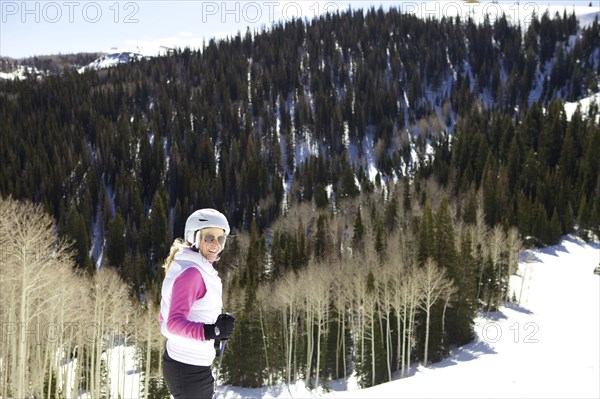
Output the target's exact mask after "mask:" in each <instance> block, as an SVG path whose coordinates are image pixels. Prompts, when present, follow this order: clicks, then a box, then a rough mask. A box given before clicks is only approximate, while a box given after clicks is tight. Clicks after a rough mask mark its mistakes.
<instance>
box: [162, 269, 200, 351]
mask: <svg viewBox="0 0 600 399" xmlns="http://www.w3.org/2000/svg"><path fill="white" fill-rule="evenodd" d="M205 294H206V285H205V284H204V279H203V278H202V274H200V271H199V270H198V269H196V268H193V267H190V268H188V269H187V270H185V271H184V272H183V273H181V275H180V276H179V277H177V278H176V279H175V283H173V290H172V291H171V306H170V307H169V317H168V318H167V329H168V330H169V332H171V333H173V334H176V335H180V336H182V337H186V338H192V339H196V340H199V341H204V323H199V322H194V321H190V320H189V319H188V315H189V314H190V309H191V308H192V304H193V303H194V301H196V300H198V299H200V298H202V297H203V296H204V295H205Z"/></svg>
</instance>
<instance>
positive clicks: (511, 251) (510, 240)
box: [504, 226, 523, 301]
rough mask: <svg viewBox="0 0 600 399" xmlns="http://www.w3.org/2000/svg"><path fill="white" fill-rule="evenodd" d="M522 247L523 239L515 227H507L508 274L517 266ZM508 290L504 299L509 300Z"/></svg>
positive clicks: (514, 271)
mask: <svg viewBox="0 0 600 399" xmlns="http://www.w3.org/2000/svg"><path fill="white" fill-rule="evenodd" d="M522 249H523V241H522V240H521V237H520V235H519V230H518V229H517V228H516V227H514V226H513V227H511V228H509V229H508V233H507V236H506V250H507V251H508V276H509V277H510V276H512V275H513V274H515V273H516V272H517V269H518V268H519V252H520V251H521V250H522ZM509 296H510V292H509V290H506V295H505V297H504V301H509V300H510V297H509Z"/></svg>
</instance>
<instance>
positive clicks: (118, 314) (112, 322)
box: [90, 268, 131, 397]
mask: <svg viewBox="0 0 600 399" xmlns="http://www.w3.org/2000/svg"><path fill="white" fill-rule="evenodd" d="M91 296H92V303H93V305H92V306H93V314H94V324H93V330H94V332H93V334H92V337H91V348H90V351H91V354H92V359H91V370H90V374H91V384H90V390H91V391H92V395H94V396H96V397H99V396H100V393H101V391H102V390H103V389H106V390H108V389H109V387H110V383H111V381H110V377H109V376H108V375H106V372H107V369H110V367H111V366H112V365H111V363H110V362H111V359H108V358H107V359H106V361H105V362H103V361H102V360H103V355H105V350H106V349H107V348H111V349H113V348H114V346H115V339H116V338H124V337H125V336H124V334H125V333H126V332H125V330H124V328H125V325H126V323H127V320H126V319H125V318H124V317H123V315H127V314H128V313H129V312H130V311H131V306H130V303H129V302H130V300H129V298H128V295H127V290H126V286H125V285H124V284H123V282H122V280H121V278H120V277H119V275H118V273H117V271H116V270H114V269H110V268H104V269H100V270H98V271H96V273H95V274H94V278H93V287H92V293H91ZM119 335H121V336H120V337H119ZM122 366H123V365H121V364H118V365H117V367H119V370H118V374H122V373H126V370H124V369H123V367H122Z"/></svg>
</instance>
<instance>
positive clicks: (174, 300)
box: [160, 209, 235, 399]
mask: <svg viewBox="0 0 600 399" xmlns="http://www.w3.org/2000/svg"><path fill="white" fill-rule="evenodd" d="M228 234H229V223H228V222H227V218H226V217H225V216H224V215H223V214H222V213H220V212H218V211H216V210H214V209H200V210H197V211H195V212H194V213H192V214H191V215H190V216H189V217H188V219H187V221H186V223H185V231H184V240H185V241H183V240H181V239H176V240H175V242H174V243H173V246H172V247H171V251H170V253H169V256H168V258H167V260H166V261H165V264H164V265H163V267H164V268H165V269H166V272H165V279H164V281H163V285H162V291H161V295H162V298H161V303H160V322H161V332H162V334H163V335H164V336H165V337H167V347H166V350H165V353H164V355H163V360H164V366H163V374H164V377H165V380H166V382H167V385H168V387H169V391H170V392H171V395H173V397H174V398H175V399H184V398H190V399H191V398H194V399H198V398H212V397H213V394H214V383H215V381H214V378H213V376H212V372H211V367H210V366H211V364H212V362H213V360H214V358H215V346H214V345H215V343H214V340H215V339H217V338H218V339H221V340H225V339H227V338H229V337H230V336H231V334H232V333H233V327H234V322H235V319H234V317H233V316H232V315H230V314H223V313H222V308H223V299H222V284H221V279H220V278H219V274H218V272H217V271H216V270H215V269H214V267H213V266H214V263H215V262H216V261H217V260H219V253H221V251H223V248H224V247H225V241H226V239H227V235H228Z"/></svg>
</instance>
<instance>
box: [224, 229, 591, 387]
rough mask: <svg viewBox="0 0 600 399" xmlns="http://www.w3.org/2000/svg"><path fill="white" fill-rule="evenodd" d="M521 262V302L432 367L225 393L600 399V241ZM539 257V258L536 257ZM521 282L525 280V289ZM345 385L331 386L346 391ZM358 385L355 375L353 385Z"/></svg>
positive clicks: (481, 320)
mask: <svg viewBox="0 0 600 399" xmlns="http://www.w3.org/2000/svg"><path fill="white" fill-rule="evenodd" d="M532 255H533V256H529V257H526V256H524V257H523V258H529V263H527V262H525V261H522V262H520V264H519V272H518V275H517V276H514V278H513V279H512V281H511V290H513V291H514V292H515V294H516V296H517V297H519V296H520V297H521V304H520V306H516V305H511V306H507V307H503V308H502V309H501V310H500V311H499V312H495V313H490V314H481V315H480V316H479V317H478V318H477V320H476V322H477V324H476V326H475V332H476V335H477V338H476V339H475V341H474V342H473V343H471V344H468V345H465V346H464V347H461V348H457V349H455V350H454V351H453V353H452V355H451V356H450V357H449V358H448V359H446V360H444V361H442V362H440V363H437V364H433V365H431V366H430V367H428V368H423V367H420V366H419V367H417V368H416V369H414V370H413V375H411V376H409V377H407V378H404V379H401V380H395V381H393V382H389V383H385V384H381V385H378V386H375V387H372V388H368V389H361V390H358V389H350V390H346V391H342V390H340V391H337V390H335V391H331V392H324V391H322V390H319V391H317V392H311V391H307V390H306V389H304V388H303V386H302V384H298V385H296V386H293V387H290V388H289V389H288V388H287V387H283V386H278V387H273V388H270V389H243V388H237V387H220V388H219V391H218V393H219V395H217V397H219V398H308V397H322V398H483V397H486V398H533V397H543V398H566V397H576V398H599V397H600V345H599V343H598V342H599V339H600V276H598V275H595V274H593V269H594V267H595V266H597V265H598V262H599V261H600V245H599V244H598V243H592V244H586V243H584V242H582V241H581V240H579V239H577V238H575V237H572V236H568V237H565V238H564V239H563V240H562V241H561V243H560V244H559V245H557V246H553V247H549V248H546V249H542V250H540V251H538V252H536V253H534V254H532ZM532 259H533V261H532ZM521 283H523V285H522V287H523V289H522V291H521ZM343 385H344V384H341V383H340V384H338V386H334V385H332V388H334V389H344V388H343ZM348 385H349V386H350V387H352V386H353V384H352V381H350V382H349V384H348Z"/></svg>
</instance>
